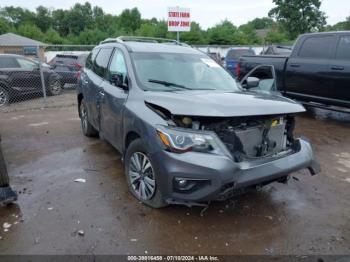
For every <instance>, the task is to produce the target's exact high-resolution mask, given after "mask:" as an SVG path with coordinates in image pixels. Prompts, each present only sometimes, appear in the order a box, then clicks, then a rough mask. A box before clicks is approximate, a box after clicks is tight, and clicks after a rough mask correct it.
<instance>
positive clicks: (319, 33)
mask: <svg viewBox="0 0 350 262" xmlns="http://www.w3.org/2000/svg"><path fill="white" fill-rule="evenodd" d="M342 34H350V30H349V31H328V32H315V33H305V34H301V35H300V36H306V35H315V36H317V35H321V36H322V35H342Z"/></svg>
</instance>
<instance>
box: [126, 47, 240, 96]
mask: <svg viewBox="0 0 350 262" xmlns="http://www.w3.org/2000/svg"><path fill="white" fill-rule="evenodd" d="M132 56H133V62H134V66H135V69H136V75H137V78H138V81H139V82H140V83H141V84H142V86H143V89H145V90H152V91H174V90H218V91H219V90H224V91H239V90H240V88H239V87H238V84H237V82H236V80H235V79H234V78H233V77H232V76H231V75H230V74H229V73H227V72H226V70H225V69H223V68H222V67H221V66H220V65H218V64H217V63H216V62H215V61H214V60H212V59H211V58H209V57H207V56H206V55H202V54H173V53H133V54H132Z"/></svg>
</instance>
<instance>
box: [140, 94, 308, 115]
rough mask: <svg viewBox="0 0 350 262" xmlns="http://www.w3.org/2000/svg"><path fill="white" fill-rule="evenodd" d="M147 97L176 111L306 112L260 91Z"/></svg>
mask: <svg viewBox="0 0 350 262" xmlns="http://www.w3.org/2000/svg"><path fill="white" fill-rule="evenodd" d="M145 101H146V102H148V103H151V104H155V105H158V106H161V107H163V108H165V109H167V110H169V111H170V112H171V113H172V114H173V115H188V116H208V117H234V116H252V115H275V114H289V113H299V112H304V111H305V109H304V107H303V106H302V105H300V104H298V103H296V102H294V101H293V100H290V99H287V98H285V97H282V96H281V95H278V94H271V93H269V94H266V93H258V92H229V93H224V92H208V91H183V92H182V91H181V92H145Z"/></svg>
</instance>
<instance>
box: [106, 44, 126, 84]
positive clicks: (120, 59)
mask: <svg viewBox="0 0 350 262" xmlns="http://www.w3.org/2000/svg"><path fill="white" fill-rule="evenodd" d="M109 74H110V76H115V75H121V76H122V77H123V82H124V83H125V82H126V81H127V69H126V63H125V59H124V56H123V54H122V52H121V51H120V50H118V49H115V51H114V54H113V56H112V60H111V63H110V66H109Z"/></svg>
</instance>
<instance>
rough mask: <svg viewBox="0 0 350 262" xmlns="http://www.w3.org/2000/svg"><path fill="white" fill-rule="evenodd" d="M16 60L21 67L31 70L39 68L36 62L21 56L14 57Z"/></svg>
mask: <svg viewBox="0 0 350 262" xmlns="http://www.w3.org/2000/svg"><path fill="white" fill-rule="evenodd" d="M16 60H17V63H18V64H19V65H20V66H21V68H23V69H28V70H33V69H36V68H39V66H38V64H36V63H35V62H33V61H29V60H27V59H23V58H16Z"/></svg>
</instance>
